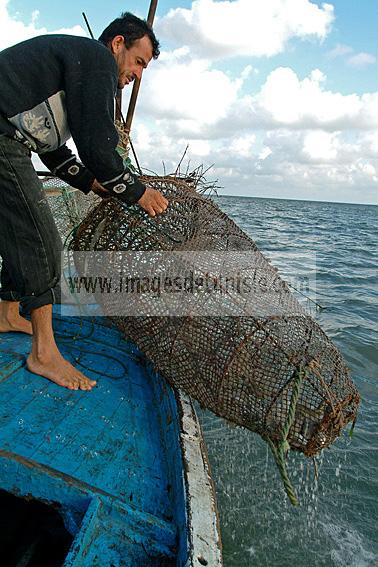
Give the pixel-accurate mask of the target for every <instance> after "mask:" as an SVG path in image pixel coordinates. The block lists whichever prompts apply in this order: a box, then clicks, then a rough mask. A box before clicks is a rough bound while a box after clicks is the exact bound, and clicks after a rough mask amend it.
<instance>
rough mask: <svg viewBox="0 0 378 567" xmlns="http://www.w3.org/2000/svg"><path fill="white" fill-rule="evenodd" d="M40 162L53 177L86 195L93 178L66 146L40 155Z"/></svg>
mask: <svg viewBox="0 0 378 567" xmlns="http://www.w3.org/2000/svg"><path fill="white" fill-rule="evenodd" d="M39 157H40V160H41V161H42V163H44V164H45V166H46V167H47V169H49V170H50V171H51V172H52V173H53V174H54V175H56V176H57V177H59V178H60V179H62V180H63V181H65V182H66V183H68V184H69V185H71V186H72V187H76V189H80V191H82V192H83V193H85V194H87V193H89V191H90V190H91V187H92V184H93V181H94V179H95V176H94V175H93V173H91V172H90V171H89V169H87V168H86V167H84V166H83V164H82V163H80V162H79V161H78V160H77V158H76V156H75V155H74V154H73V153H72V152H71V150H70V149H69V148H67V146H66V145H64V146H61V147H60V148H58V149H57V150H54V151H52V152H46V153H45V154H40V156H39Z"/></svg>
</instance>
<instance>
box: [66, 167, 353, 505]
mask: <svg viewBox="0 0 378 567" xmlns="http://www.w3.org/2000/svg"><path fill="white" fill-rule="evenodd" d="M190 181H191V180H190V179H189V183H187V182H186V181H184V180H183V179H175V178H173V177H148V178H144V182H145V183H148V185H149V186H150V187H153V188H155V189H158V190H159V191H161V192H162V194H163V195H164V196H165V197H166V198H167V199H168V200H169V207H168V210H167V211H166V213H165V214H164V215H160V216H158V217H156V218H155V219H150V218H148V217H147V215H146V214H145V213H144V212H143V211H142V209H141V208H140V207H137V206H134V207H129V208H127V207H125V206H124V205H123V204H121V203H120V202H119V201H117V200H114V199H110V200H106V201H102V202H101V203H100V204H99V205H98V206H97V207H95V208H94V209H93V210H92V211H90V212H89V214H88V216H87V217H86V218H85V219H84V221H83V222H82V223H81V225H80V226H79V228H78V230H77V231H76V233H75V236H74V238H73V240H72V242H71V244H70V248H71V249H72V250H79V251H85V250H93V251H101V250H108V251H109V250H110V251H120V252H129V251H141V250H142V251H145V252H151V251H168V252H169V251H170V252H171V251H179V252H185V251H191V252H192V253H193V252H194V253H195V254H198V255H199V254H200V253H201V252H203V251H207V252H208V251H212V252H228V253H231V254H232V256H233V258H234V261H235V262H236V263H237V262H238V255H240V254H242V253H245V252H253V254H254V264H255V265H254V266H253V267H251V266H248V265H244V266H243V267H242V271H243V274H244V275H246V274H248V270H250V271H251V270H256V265H257V266H258V269H259V270H260V271H261V272H262V273H263V274H265V278H266V282H267V286H268V287H269V285H270V284H271V283H272V282H273V280H274V282H275V285H276V284H277V281H278V282H279V286H278V289H276V290H275V294H274V298H273V299H272V297H273V296H272V294H270V295H265V296H264V294H260V295H259V296H258V302H260V305H259V309H256V313H255V314H254V311H253V305H252V311H251V308H250V307H251V306H249V308H248V309H247V308H246V304H245V301H244V303H243V299H241V298H240V297H239V295H238V293H236V292H235V291H233V292H229V293H226V294H220V295H219V294H218V296H216V297H215V299H214V297H212V299H211V301H215V302H216V303H217V304H218V307H219V306H220V307H221V309H223V311H222V310H221V311H219V312H217V313H220V314H218V315H217V316H211V315H210V316H191V315H190V314H186V316H176V317H172V316H166V315H164V314H162V309H161V303H158V304H157V306H156V307H154V308H153V310H152V312H151V311H150V314H151V313H152V316H125V317H122V316H116V317H112V320H113V322H114V323H115V324H116V325H117V326H118V327H119V328H120V329H121V330H122V331H123V332H124V333H125V335H126V336H127V337H129V338H130V339H132V340H133V341H134V342H135V343H136V344H137V345H138V347H139V348H140V349H141V350H142V351H143V352H144V353H145V354H146V356H147V357H148V358H149V359H150V361H152V363H153V364H154V365H155V367H156V369H157V370H158V371H159V372H160V373H161V374H162V375H163V376H164V377H165V378H166V379H167V380H168V381H169V382H170V384H171V385H172V386H174V387H176V388H181V389H183V390H184V391H185V392H186V393H187V394H189V395H190V396H192V397H193V398H195V399H196V400H198V402H199V403H200V404H201V405H202V406H203V407H205V408H207V409H210V410H211V411H213V412H214V413H215V414H217V415H219V416H221V417H224V418H226V419H227V420H229V421H230V422H233V423H234V424H237V425H241V426H243V427H246V428H248V429H250V430H252V431H254V432H256V433H258V434H260V435H261V436H262V437H263V438H264V439H265V440H266V441H268V442H269V444H270V445H271V448H272V450H273V453H274V456H275V458H276V461H277V464H278V466H279V468H280V470H281V474H282V476H283V477H284V482H285V464H284V458H285V455H286V452H287V450H288V449H289V448H291V449H294V450H296V451H300V452H302V453H304V454H305V455H306V456H309V457H310V456H314V455H316V454H317V453H319V452H320V451H321V450H322V449H324V448H325V447H327V446H329V445H330V444H331V443H332V442H333V441H334V440H335V438H336V437H337V436H338V435H339V434H340V432H341V430H342V428H343V427H344V426H345V425H346V424H347V423H348V422H354V421H355V419H356V414H357V409H358V404H359V394H358V392H357V390H356V387H355V386H354V384H353V382H352V380H351V378H350V375H349V371H348V368H347V366H346V364H345V362H344V360H343V358H342V356H341V354H340V353H339V351H338V349H337V348H336V347H335V345H334V344H333V343H332V341H331V340H330V339H329V338H328V337H327V335H326V334H325V333H324V332H323V331H322V329H321V328H320V327H319V325H318V324H317V323H316V321H315V320H314V319H312V318H311V317H310V316H309V315H308V314H306V312H305V311H304V309H303V308H302V306H301V305H300V304H299V302H298V301H297V300H296V298H295V297H294V296H293V295H292V293H291V292H290V290H289V288H288V285H287V284H286V283H285V282H284V281H283V280H282V279H281V278H280V277H279V276H278V274H277V270H276V269H275V268H274V267H273V266H272V265H271V264H270V262H269V261H268V260H267V259H266V258H265V257H264V256H263V254H261V253H260V252H259V250H258V248H257V246H256V244H255V243H254V242H253V240H252V239H251V238H250V237H249V236H248V235H246V234H245V233H244V232H243V231H242V230H241V229H240V228H239V227H238V226H237V225H236V224H235V223H234V222H233V221H232V220H231V219H229V218H228V216H227V215H226V214H224V213H223V212H222V211H221V210H220V209H219V208H218V206H217V205H216V204H215V203H214V202H213V201H212V200H211V199H210V198H209V197H207V196H205V195H203V194H200V192H198V188H199V186H200V182H199V179H198V178H195V179H194V181H193V182H190ZM184 264H185V261H184ZM123 267H124V266H123ZM186 267H187V266H184V269H185V268H186ZM201 269H202V270H203V272H204V273H205V272H206V275H207V276H208V273H207V272H208V267H207V266H203V267H200V268H199V270H200V271H201ZM214 273H215V272H214ZM264 298H265V299H264ZM197 299H200V297H199V295H198V294H197ZM202 299H203V296H202ZM97 300H98V302H99V303H101V304H102V305H103V307H104V311H105V312H106V310H107V307H109V304H110V303H113V307H114V305H116V306H117V305H118V307H119V310H118V311H116V312H118V313H122V305H121V303H122V302H125V301H129V299H128V297H127V295H126V296H125V295H122V296H121V295H120V294H118V295H117V294H106V295H104V294H98V295H97ZM273 300H274V301H275V302H276V305H275V310H274V314H272V301H273ZM136 301H137V304H136V308H137V309H140V312H144V307H145V306H146V304H148V303H149V302H151V301H150V299H149V297H148V296H146V295H143V294H141V295H140V296H138V298H137V300H136ZM170 301H172V299H170ZM173 301H175V300H173ZM177 301H180V299H177ZM264 301H265V303H266V304H265V305H264ZM117 302H118V303H117ZM238 302H239V303H238ZM261 303H262V305H261ZM150 307H151V306H150ZM262 307H263V308H264V307H265V310H264V309H261V308H262ZM112 313H114V309H113V310H112ZM223 313H224V314H225V316H224V315H222V314H223ZM286 481H287V482H285V487H286V490H287V492H288V494H289V496H290V490H291V489H290V485H289V481H288V480H287V478H286ZM290 498H291V500H292V502H293V503H296V498H295V495H293V494H292V496H290Z"/></svg>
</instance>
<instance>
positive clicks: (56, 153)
mask: <svg viewBox="0 0 378 567" xmlns="http://www.w3.org/2000/svg"><path fill="white" fill-rule="evenodd" d="M158 56H159V42H158V41H157V39H156V37H155V34H154V33H153V31H152V29H151V27H150V26H149V25H148V24H147V22H145V21H143V20H140V19H139V18H137V17H136V16H134V15H132V14H130V13H124V14H122V15H121V16H120V17H119V18H117V19H116V20H114V21H113V22H112V23H111V24H110V25H109V26H108V27H107V28H106V29H105V30H104V31H103V32H102V34H101V36H100V38H99V40H98V41H95V40H92V39H88V38H84V37H76V36H69V35H45V36H40V37H35V38H33V39H30V40H27V41H24V42H22V43H19V44H17V45H15V46H13V47H10V48H8V49H5V50H4V51H2V52H0V81H1V85H2V86H1V91H0V256H1V258H2V269H1V290H0V299H1V301H0V331H1V332H8V331H21V332H24V333H29V334H32V335H33V338H32V348H31V353H30V354H29V356H28V359H27V363H26V364H27V368H28V369H29V370H30V371H31V372H33V373H35V374H39V375H40V376H44V377H45V378H48V379H50V380H52V381H53V382H55V383H56V384H59V385H60V386H64V387H66V388H69V389H71V390H78V389H81V390H91V389H92V387H93V386H94V385H95V384H96V382H95V381H94V380H90V379H88V378H87V377H86V376H84V375H83V374H82V373H81V372H79V371H78V370H77V369H76V368H74V366H72V365H71V364H70V363H69V362H68V361H67V360H65V359H64V358H63V356H62V355H61V353H60V352H59V350H58V347H57V345H56V342H55V338H54V333H53V328H52V304H54V303H57V302H59V300H60V286H59V283H60V276H61V266H60V258H61V240H60V237H59V234H58V231H57V228H56V226H55V223H54V220H53V217H52V214H51V211H50V209H49V205H48V203H47V200H46V196H45V195H44V192H43V189H42V185H41V182H40V180H39V178H38V176H37V174H36V172H35V170H34V168H33V165H32V161H31V152H36V153H38V154H39V157H40V159H41V160H42V162H43V163H44V164H45V166H46V167H47V168H48V169H49V170H50V171H51V172H52V173H53V175H56V176H57V177H60V178H61V179H63V180H64V181H65V182H66V183H68V184H69V185H71V186H72V187H76V188H77V189H80V190H81V191H83V192H84V193H89V191H93V192H95V193H97V194H98V195H100V196H102V197H105V196H112V195H113V196H115V197H117V198H118V199H120V200H122V201H123V202H124V203H126V204H127V205H133V204H136V203H137V204H138V205H139V206H140V207H142V209H144V210H145V211H146V212H147V213H148V214H149V215H150V216H155V215H157V214H160V213H162V212H164V211H165V209H166V208H167V206H168V201H167V200H166V199H165V198H164V197H163V195H162V194H161V193H159V192H158V191H156V190H154V189H152V188H150V187H145V185H143V183H141V182H140V180H139V179H138V178H137V177H136V176H135V175H134V174H133V173H132V172H131V171H130V170H129V169H128V168H125V166H124V164H123V161H122V159H121V157H120V156H119V154H118V153H117V151H116V146H117V143H118V134H117V131H116V129H115V126H114V122H113V120H114V97H115V94H116V91H117V87H118V88H120V89H122V88H123V87H125V86H126V85H128V84H130V83H132V81H134V80H135V79H136V78H139V79H140V77H141V75H142V72H143V69H146V68H147V66H148V64H149V62H150V61H151V59H152V58H154V59H157V57H158ZM71 136H72V138H73V140H74V142H75V144H76V147H77V150H78V154H79V156H80V160H81V161H79V160H78V159H77V158H76V156H75V155H74V154H73V153H72V152H71V151H70V150H69V149H68V147H67V146H66V145H65V142H66V141H67V140H68V139H69V138H70V137H71ZM20 304H21V306H22V309H23V312H24V313H26V314H29V313H30V314H31V323H30V322H29V321H28V320H27V319H26V318H24V317H22V316H21V315H20V312H19V307H20Z"/></svg>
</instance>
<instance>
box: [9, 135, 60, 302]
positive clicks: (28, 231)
mask: <svg viewBox="0 0 378 567" xmlns="http://www.w3.org/2000/svg"><path fill="white" fill-rule="evenodd" d="M61 249H62V243H61V239H60V236H59V233H58V230H57V228H56V226H55V223H54V219H53V216H52V213H51V210H50V207H49V205H48V202H47V199H46V196H45V194H44V191H43V188H42V184H41V182H40V180H39V178H38V176H37V174H36V172H35V170H34V167H33V165H32V161H31V157H30V152H29V150H28V148H27V147H26V146H24V145H23V144H21V143H20V142H17V141H16V140H12V139H11V138H9V137H7V136H4V135H2V136H1V135H0V256H1V258H2V267H1V274H0V283H1V289H0V299H2V300H5V301H20V302H21V306H22V308H23V311H24V312H26V313H30V311H31V310H32V309H36V308H38V307H42V306H43V305H49V304H51V303H59V302H60V273H61Z"/></svg>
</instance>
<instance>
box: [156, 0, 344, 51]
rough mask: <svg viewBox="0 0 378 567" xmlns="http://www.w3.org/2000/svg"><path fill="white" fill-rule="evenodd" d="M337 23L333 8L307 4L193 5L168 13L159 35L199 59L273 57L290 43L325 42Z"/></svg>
mask: <svg viewBox="0 0 378 567" xmlns="http://www.w3.org/2000/svg"><path fill="white" fill-rule="evenodd" d="M333 19H334V14H333V6H332V5H331V4H326V3H324V4H322V6H321V7H319V6H318V5H317V4H315V3H314V2H311V1H309V0H264V1H263V2H251V0H235V1H233V2H230V1H219V2H216V1H215V0H195V1H194V2H193V3H192V6H191V9H186V8H176V9H172V10H170V11H169V12H168V14H167V15H166V16H164V17H163V18H161V19H160V20H159V21H158V22H157V24H156V29H157V31H158V33H159V35H162V36H163V37H167V38H169V39H172V40H174V41H177V42H178V43H179V44H180V45H182V44H185V45H188V46H190V47H191V49H192V50H193V52H194V53H196V54H197V55H200V56H201V57H208V58H224V57H235V56H240V55H243V56H254V57H261V56H268V57H270V56H272V55H276V54H277V53H281V52H282V51H283V50H284V49H285V46H286V44H287V42H288V41H289V40H290V39H291V38H294V37H297V38H301V39H305V38H309V37H315V38H318V39H319V40H322V39H324V38H325V37H326V35H327V34H328V32H329V30H330V27H331V24H332V22H333Z"/></svg>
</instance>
